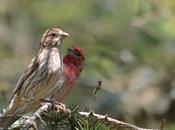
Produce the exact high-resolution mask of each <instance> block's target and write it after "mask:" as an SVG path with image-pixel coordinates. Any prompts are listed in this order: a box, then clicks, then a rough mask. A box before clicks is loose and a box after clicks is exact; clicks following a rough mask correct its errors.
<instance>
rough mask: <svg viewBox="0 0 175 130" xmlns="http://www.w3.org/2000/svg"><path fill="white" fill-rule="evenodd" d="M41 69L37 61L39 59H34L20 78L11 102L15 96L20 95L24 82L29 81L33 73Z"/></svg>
mask: <svg viewBox="0 0 175 130" xmlns="http://www.w3.org/2000/svg"><path fill="white" fill-rule="evenodd" d="M38 67H39V64H38V61H37V57H34V58H33V59H32V61H31V63H30V64H29V65H28V66H27V68H26V69H25V71H24V73H23V74H22V75H21V77H20V78H19V80H18V82H17V84H16V86H15V88H14V91H13V94H12V97H11V99H10V102H11V100H12V99H13V97H14V95H16V94H19V93H20V90H21V88H22V86H23V84H24V82H25V81H26V80H27V78H28V77H29V76H30V75H31V74H32V73H33V72H35V70H36V69H37V68H38Z"/></svg>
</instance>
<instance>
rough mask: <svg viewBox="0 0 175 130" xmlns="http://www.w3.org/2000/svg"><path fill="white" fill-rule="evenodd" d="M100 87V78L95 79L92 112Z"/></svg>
mask: <svg viewBox="0 0 175 130" xmlns="http://www.w3.org/2000/svg"><path fill="white" fill-rule="evenodd" d="M101 85H102V78H98V79H97V86H96V87H95V89H94V91H93V102H92V110H94V106H95V100H96V97H97V92H98V91H99V90H100V89H101Z"/></svg>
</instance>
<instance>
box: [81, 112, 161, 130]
mask: <svg viewBox="0 0 175 130" xmlns="http://www.w3.org/2000/svg"><path fill="white" fill-rule="evenodd" d="M79 114H80V115H81V116H82V117H86V118H90V117H93V118H94V119H96V120H98V121H101V122H104V123H105V124H108V125H110V126H112V128H127V129H130V130H163V127H164V124H161V129H145V128H140V127H137V126H134V125H131V124H128V123H125V122H122V121H119V120H116V119H113V118H110V117H108V116H103V115H99V114H95V113H93V112H79Z"/></svg>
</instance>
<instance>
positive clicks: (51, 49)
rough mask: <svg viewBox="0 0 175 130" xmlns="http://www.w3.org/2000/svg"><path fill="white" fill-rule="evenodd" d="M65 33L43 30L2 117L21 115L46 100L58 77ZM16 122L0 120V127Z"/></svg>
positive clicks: (8, 119) (34, 108) (60, 71)
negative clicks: (38, 45) (37, 47)
mask: <svg viewBox="0 0 175 130" xmlns="http://www.w3.org/2000/svg"><path fill="white" fill-rule="evenodd" d="M68 36H69V34H68V33H65V32H63V31H62V30H61V29H59V28H52V29H48V30H46V31H45V33H44V34H43V36H42V38H41V41H40V48H39V51H38V53H37V55H36V56H35V57H34V58H33V59H32V61H31V63H30V64H29V65H28V67H27V68H26V70H25V72H24V73H23V74H22V75H21V77H20V79H19V80H18V82H17V84H16V87H15V89H14V91H13V94H12V98H11V100H10V103H9V106H8V107H7V109H6V112H5V114H4V116H15V115H20V116H21V115H24V114H26V113H29V112H34V111H35V110H36V109H38V107H39V105H40V103H39V100H40V99H44V98H48V97H49V96H50V94H51V93H52V92H53V90H54V89H55V87H56V85H55V83H57V82H58V81H59V80H60V79H61V76H62V69H63V65H62V60H61V54H60V46H61V43H62V41H63V39H64V38H65V37H68ZM16 120H17V119H16V118H15V119H13V118H7V119H6V120H3V121H0V127H3V128H8V127H9V126H10V125H11V124H13V123H14V122H15V121H16Z"/></svg>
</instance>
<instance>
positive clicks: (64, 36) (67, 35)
mask: <svg viewBox="0 0 175 130" xmlns="http://www.w3.org/2000/svg"><path fill="white" fill-rule="evenodd" d="M61 37H62V38H67V37H70V35H69V34H68V33H66V32H63V33H62V34H61Z"/></svg>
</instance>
